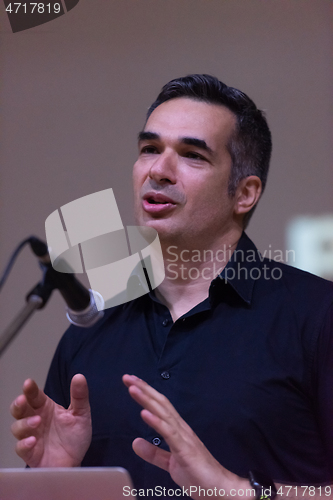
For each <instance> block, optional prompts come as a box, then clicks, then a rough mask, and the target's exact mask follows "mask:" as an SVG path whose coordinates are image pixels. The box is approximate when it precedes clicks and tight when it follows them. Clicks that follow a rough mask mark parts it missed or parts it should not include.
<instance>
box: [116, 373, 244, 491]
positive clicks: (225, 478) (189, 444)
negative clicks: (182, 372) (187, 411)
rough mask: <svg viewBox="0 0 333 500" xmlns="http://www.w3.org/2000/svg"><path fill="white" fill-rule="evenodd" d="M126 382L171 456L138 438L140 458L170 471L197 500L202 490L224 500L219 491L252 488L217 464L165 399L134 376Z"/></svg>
mask: <svg viewBox="0 0 333 500" xmlns="http://www.w3.org/2000/svg"><path fill="white" fill-rule="evenodd" d="M123 382H124V384H125V385H126V386H127V387H128V390H129V393H130V395H131V396H132V398H133V399H134V400H135V401H136V402H137V403H139V404H140V405H141V406H143V408H144V409H143V410H142V411H141V417H142V419H143V420H144V421H145V422H146V423H147V424H148V425H150V426H151V427H152V428H153V429H155V430H156V432H158V433H159V434H160V435H161V436H163V438H164V439H165V441H166V443H167V444H168V446H169V449H170V452H168V451H165V450H162V449H161V448H158V447H156V446H154V445H153V444H151V443H149V442H148V441H146V440H144V439H142V438H137V439H135V440H134V441H133V450H134V451H135V453H136V454H137V455H139V456H140V457H141V458H143V459H144V460H146V461H147V462H149V463H151V464H153V465H156V466H157V467H160V468H161V469H164V470H166V471H168V472H169V473H170V475H171V477H172V479H173V480H174V481H175V483H177V484H178V485H179V486H182V487H184V488H186V489H187V488H188V490H189V492H190V494H191V498H194V499H196V498H201V496H199V495H198V492H199V487H200V488H204V489H206V490H207V489H213V491H214V498H222V496H221V493H220V494H219V491H220V492H223V491H224V492H225V493H226V494H228V493H229V492H230V490H231V489H233V488H235V489H236V490H237V489H241V488H244V489H246V488H249V489H250V488H251V487H250V484H249V482H248V480H247V479H242V478H240V477H239V476H237V475H236V474H233V473H232V472H230V471H228V470H227V469H225V468H224V467H222V465H221V464H219V463H218V462H217V460H215V458H214V457H213V456H212V455H211V453H210V452H209V451H208V450H207V448H206V447H205V445H204V444H203V443H202V441H200V439H199V438H198V436H197V435H196V434H195V433H194V432H193V430H192V429H191V427H190V426H189V425H188V424H187V423H186V422H185V421H184V420H183V419H182V418H181V416H180V415H179V413H177V411H176V410H175V408H174V407H173V406H172V404H171V403H170V401H169V400H168V399H167V398H166V397H165V396H163V395H162V394H160V393H159V392H157V391H156V390H155V389H153V388H152V387H151V386H150V385H148V384H147V383H146V382H144V381H143V380H141V379H139V378H137V377H135V376H134V375H124V376H123ZM221 446H223V443H221ZM215 488H216V489H215ZM195 490H196V491H195ZM229 496H230V495H229ZM235 498H237V497H235Z"/></svg>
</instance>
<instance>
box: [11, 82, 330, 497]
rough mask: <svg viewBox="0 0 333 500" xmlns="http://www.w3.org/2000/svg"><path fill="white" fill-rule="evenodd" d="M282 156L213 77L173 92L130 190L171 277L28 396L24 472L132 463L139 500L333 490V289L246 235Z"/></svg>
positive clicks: (247, 107)
mask: <svg viewBox="0 0 333 500" xmlns="http://www.w3.org/2000/svg"><path fill="white" fill-rule="evenodd" d="M270 153H271V138H270V132H269V129H268V126H267V123H266V120H265V118H264V117H263V115H262V113H261V112H260V111H259V110H258V109H257V108H256V106H255V105H254V103H253V102H252V101H251V100H250V99H249V98H248V97H247V96H246V95H245V94H243V93H242V92H240V91H238V90H236V89H233V88H231V87H227V86H226V85H224V84H223V83H221V82H219V81H218V80H217V79H215V78H213V77H210V76H207V75H191V76H188V77H185V78H181V79H177V80H174V81H172V82H170V83H168V84H167V85H166V86H165V87H164V88H163V89H162V92H161V94H160V95H159V96H158V98H157V100H156V101H155V103H154V104H153V105H152V106H151V108H150V110H149V112H148V119H147V121H146V124H145V127H144V130H143V131H142V132H141V133H140V134H139V157H138V160H137V162H136V163H135V165H134V170H133V182H134V196H135V211H136V217H137V221H138V224H140V225H146V226H150V227H153V228H155V229H156V230H157V231H158V233H159V237H160V241H161V246H162V251H163V255H164V261H165V269H166V279H165V280H164V281H163V283H162V284H161V285H160V286H159V287H158V289H157V290H156V291H155V293H153V292H152V293H150V294H149V295H146V296H144V297H141V298H139V299H136V300H134V301H132V302H130V303H127V304H124V305H122V306H118V307H115V308H112V309H109V310H108V311H107V312H106V315H105V317H104V318H103V320H102V321H100V322H99V323H97V325H96V326H94V327H93V328H91V329H87V330H85V331H81V329H79V328H76V327H71V328H70V329H69V330H68V331H67V333H66V334H65V336H64V337H63V339H62V341H61V342H60V344H59V347H58V349H57V352H56V354H55V357H54V360H53V363H52V366H51V369H50V372H49V376H48V380H47V383H46V393H47V394H48V396H49V397H47V396H46V395H45V394H44V393H43V392H42V391H41V390H39V389H38V387H37V386H36V384H35V383H34V382H33V381H31V380H28V381H26V382H25V385H24V389H23V395H21V396H19V397H18V398H17V399H16V400H15V402H14V403H13V405H12V414H13V416H14V417H15V418H16V419H17V421H16V422H15V423H14V424H13V433H14V435H15V436H16V438H17V439H18V440H19V441H18V444H17V453H18V454H19V455H20V456H21V457H22V458H23V459H24V460H25V461H26V463H27V464H28V465H30V466H32V467H41V466H77V465H80V464H81V463H82V465H104V466H106V465H122V466H124V467H125V468H127V469H128V470H129V471H130V473H131V475H132V477H133V480H134V484H135V486H136V487H137V488H141V491H142V492H143V493H145V492H146V491H147V488H153V489H154V488H156V487H157V486H160V487H165V488H166V491H167V490H168V489H172V488H173V489H174V491H176V488H177V486H176V484H177V485H180V486H183V487H184V488H185V489H186V488H191V487H192V489H190V490H186V491H185V493H184V496H186V493H187V492H188V491H189V493H190V494H191V496H192V498H200V497H201V496H203V492H201V494H199V493H200V490H199V488H202V489H203V490H204V491H205V492H207V496H210V491H213V494H214V495H215V496H217V497H218V496H220V497H223V496H225V495H226V496H235V497H236V498H240V497H241V496H243V495H244V491H246V490H247V489H248V495H252V496H253V494H254V493H253V492H250V490H251V486H254V484H255V483H257V484H259V487H268V486H269V487H272V484H273V480H274V481H275V482H276V483H279V482H281V483H290V482H293V483H298V484H302V485H318V484H325V483H326V482H327V481H330V480H331V479H332V473H333V433H332V425H331V423H332V415H333V398H332V390H331V387H332V383H333V370H332V366H333V365H332V362H333V359H332V351H333V349H332V337H333V336H332V319H333V315H332V304H333V285H332V284H331V283H328V282H325V281H324V280H321V279H320V278H317V277H314V276H311V275H309V274H307V273H304V272H301V271H299V270H296V269H293V268H289V267H288V266H285V265H283V264H278V263H276V262H274V261H269V260H267V259H263V258H262V257H261V255H260V254H259V253H258V251H257V250H256V248H255V246H254V245H253V243H252V242H251V241H250V240H249V239H248V238H247V236H246V235H245V234H244V233H243V229H244V227H245V226H246V224H247V223H248V220H249V218H250V216H251V215H252V213H253V210H254V208H255V206H256V204H257V202H258V200H259V198H260V195H261V193H262V190H263V189H264V187H265V183H266V178H267V171H268V164H269V158H270ZM126 372H127V373H135V375H137V376H139V377H141V378H140V379H139V378H137V377H135V376H133V375H124V376H123V374H124V373H126ZM78 373H80V374H83V375H84V376H85V377H83V376H82V375H76V374H78ZM73 376H74V378H73ZM122 376H123V382H124V384H125V386H127V387H128V391H129V393H130V395H131V396H132V398H133V399H131V398H129V397H128V394H127V393H126V390H125V387H124V386H122V384H121V378H122ZM71 380H72V382H71ZM86 380H87V382H88V386H89V389H90V405H89V401H88V393H87V383H86ZM144 380H145V381H146V382H144ZM147 382H148V384H149V385H148V384H147ZM70 384H71V396H70V394H69V386H70ZM151 386H153V387H154V389H153V388H152V387H151ZM161 393H162V394H164V395H165V396H162V394H161ZM50 398H52V399H50ZM53 400H54V401H56V403H58V405H60V406H58V405H56V404H55V403H54V402H53ZM133 400H134V401H133ZM136 402H137V403H139V405H141V406H142V407H143V408H144V409H143V411H142V412H141V417H142V419H141V418H140V415H139V407H138V405H137V404H136ZM65 408H68V410H65ZM90 408H91V418H92V426H93V427H92V437H91V426H90ZM175 408H176V409H177V411H178V412H179V413H177V411H176V410H175ZM147 424H148V425H147ZM138 436H141V437H140V438H139V439H136V438H137V437H138ZM133 440H134V442H133V449H134V451H135V453H136V454H137V455H138V456H136V455H135V454H134V453H133V452H132V451H131V449H130V444H131V442H132V441H133ZM139 457H141V458H143V459H144V460H141V458H139ZM150 464H153V465H150ZM156 466H157V467H156ZM257 471H259V472H257ZM263 475H264V476H265V477H263ZM173 481H174V482H173ZM175 483H176V484H175ZM277 487H279V485H277ZM312 487H313V488H314V486H312ZM195 488H197V490H195ZM214 488H216V489H215V490H214ZM281 488H282V487H281ZM223 491H224V493H223ZM240 491H243V495H242V494H241V493H240ZM312 491H313V490H311V494H310V497H311V498H316V496H315V495H317V494H318V498H319V496H320V495H321V490H320V495H319V490H318V491H317V490H315V491H314V494H312ZM154 492H155V494H156V498H157V497H160V495H158V492H157V490H154ZM258 492H259V489H258V490H256V495H257V496H258V497H259V496H260V494H259V493H258ZM302 492H303V491H302ZM279 493H280V494H281V495H282V496H284V495H285V493H286V492H285V491H284V490H283V489H281V490H279ZM293 493H294V494H295V491H294V492H293ZM141 496H145V494H142V495H141ZM150 496H151V495H150ZM169 496H171V493H170V494H169ZM287 496H289V498H291V497H292V494H291V493H290V494H289V495H287ZM296 496H297V490H296Z"/></svg>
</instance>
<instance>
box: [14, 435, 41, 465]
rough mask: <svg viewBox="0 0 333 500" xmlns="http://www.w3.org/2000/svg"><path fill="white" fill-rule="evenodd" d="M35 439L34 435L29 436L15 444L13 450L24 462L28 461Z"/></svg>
mask: <svg viewBox="0 0 333 500" xmlns="http://www.w3.org/2000/svg"><path fill="white" fill-rule="evenodd" d="M36 443H37V439H36V438H35V436H30V437H28V438H26V439H22V440H21V441H19V442H18V443H17V444H16V447H15V451H16V453H17V454H18V456H19V457H21V458H22V459H23V460H24V461H25V462H26V463H29V461H30V459H31V457H32V455H33V452H34V447H35V446H36Z"/></svg>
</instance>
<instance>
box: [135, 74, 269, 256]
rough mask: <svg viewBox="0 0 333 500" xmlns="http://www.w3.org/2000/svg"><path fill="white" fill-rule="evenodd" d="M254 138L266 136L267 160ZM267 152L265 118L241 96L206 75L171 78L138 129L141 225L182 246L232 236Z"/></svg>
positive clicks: (257, 185)
mask: <svg viewBox="0 0 333 500" xmlns="http://www.w3.org/2000/svg"><path fill="white" fill-rule="evenodd" d="M225 94H226V95H225ZM257 122H259V125H258V123H257ZM244 123H246V124H247V127H244ZM249 129H250V130H249ZM262 129H264V131H265V133H266V136H265V133H263V131H262ZM253 136H255V139H253ZM259 136H265V137H266V141H267V142H268V146H267V147H266V149H268V150H269V151H267V152H266V156H265V162H263V161H260V160H262V158H263V156H264V155H263V152H262V150H261V149H260V146H262V144H261V142H263V141H260V140H259V139H258V137H259ZM250 153H251V154H250ZM269 153H270V134H269V130H268V127H267V124H266V122H265V120H264V118H263V117H262V115H261V113H260V111H258V110H257V109H256V107H255V105H254V104H253V103H252V101H250V100H249V99H248V98H247V97H246V96H244V94H242V93H241V92H239V91H237V90H235V89H229V87H226V86H225V85H224V84H222V83H221V82H219V81H218V80H217V79H215V78H213V77H209V76H204V75H201V76H200V75H193V76H189V77H186V78H182V79H179V80H173V81H172V82H170V83H169V84H167V85H166V86H165V87H164V88H163V90H162V92H161V94H160V95H159V97H158V98H157V100H156V101H155V103H154V104H153V105H152V107H151V108H150V110H149V112H148V118H147V121H146V123H145V127H144V129H143V131H142V132H140V134H139V157H138V160H137V161H136V163H135V165H134V169H133V181H134V194H135V211H136V217H137V222H138V224H139V225H147V226H151V227H154V228H155V229H156V230H157V231H158V233H159V236H160V239H161V241H164V242H165V243H166V244H169V245H170V244H176V245H178V246H185V247H186V248H189V247H193V246H194V247H198V248H199V246H200V247H202V246H205V245H206V246H207V247H209V248H210V247H211V245H215V244H218V243H219V242H220V243H223V241H224V240H225V239H226V237H227V235H229V236H228V238H229V239H231V240H233V241H237V238H239V236H240V233H241V231H242V228H243V226H244V218H246V217H248V212H251V211H252V210H253V207H254V206H255V204H256V203H257V201H258V199H259V197H260V194H261V191H262V182H263V184H264V183H265V181H266V175H267V166H268V159H269ZM241 160H243V161H241ZM264 163H265V167H264V166H263V164H264ZM264 170H265V172H263V171H264ZM260 178H261V179H262V181H261V180H260ZM228 238H227V239H228ZM171 242H172V243H171Z"/></svg>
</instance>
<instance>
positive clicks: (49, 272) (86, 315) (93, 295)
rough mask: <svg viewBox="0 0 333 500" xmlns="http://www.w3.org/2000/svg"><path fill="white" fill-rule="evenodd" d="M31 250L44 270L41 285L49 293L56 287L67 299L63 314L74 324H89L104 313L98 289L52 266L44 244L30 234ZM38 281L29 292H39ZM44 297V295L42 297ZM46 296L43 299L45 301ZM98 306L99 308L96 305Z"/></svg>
mask: <svg viewBox="0 0 333 500" xmlns="http://www.w3.org/2000/svg"><path fill="white" fill-rule="evenodd" d="M29 243H30V247H31V250H32V251H33V253H34V254H35V255H36V257H38V260H39V264H40V267H41V268H42V271H43V281H42V283H41V285H42V287H44V285H46V289H47V292H46V295H47V298H46V300H47V299H48V297H49V296H50V294H51V293H52V290H54V289H55V288H57V289H58V290H59V292H60V293H61V295H62V297H63V299H64V300H65V302H66V305H67V308H66V316H67V319H68V320H69V321H70V323H72V324H73V325H76V326H80V327H83V328H89V327H90V326H92V325H94V324H95V323H96V322H97V321H98V320H99V319H101V318H102V317H103V316H104V310H103V308H104V300H103V297H102V296H101V294H100V293H98V292H95V291H93V290H90V289H89V290H88V289H87V288H86V287H85V286H83V285H82V283H81V282H80V281H79V280H77V279H76V277H75V275H74V274H68V273H60V272H58V271H55V269H53V267H52V263H51V260H50V256H49V252H48V248H47V245H46V243H45V242H44V241H42V240H40V239H39V238H37V237H36V236H31V237H30V238H29ZM39 285H40V284H38V285H37V287H36V288H35V289H34V290H32V291H31V292H30V293H29V294H28V296H30V295H38V292H39ZM42 298H43V299H44V297H42ZM46 300H44V303H43V304H42V307H43V305H45V303H46ZM97 306H98V308H97Z"/></svg>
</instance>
